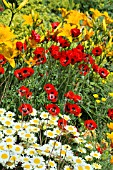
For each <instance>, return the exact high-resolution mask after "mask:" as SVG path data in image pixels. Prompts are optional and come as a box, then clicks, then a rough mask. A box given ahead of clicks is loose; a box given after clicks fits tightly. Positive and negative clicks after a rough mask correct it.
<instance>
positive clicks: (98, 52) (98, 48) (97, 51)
mask: <svg viewBox="0 0 113 170" xmlns="http://www.w3.org/2000/svg"><path fill="white" fill-rule="evenodd" d="M92 54H93V55H94V56H99V55H101V54H102V49H101V48H100V47H95V48H93V50H92Z"/></svg>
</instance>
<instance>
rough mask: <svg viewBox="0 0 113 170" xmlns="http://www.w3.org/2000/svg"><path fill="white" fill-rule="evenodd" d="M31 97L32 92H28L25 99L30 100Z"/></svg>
mask: <svg viewBox="0 0 113 170" xmlns="http://www.w3.org/2000/svg"><path fill="white" fill-rule="evenodd" d="M31 96H32V92H31V91H28V92H27V93H26V98H27V99H30V98H31Z"/></svg>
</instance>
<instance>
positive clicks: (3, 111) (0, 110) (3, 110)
mask: <svg viewBox="0 0 113 170" xmlns="http://www.w3.org/2000/svg"><path fill="white" fill-rule="evenodd" d="M5 112H6V110H5V109H3V108H0V116H1V115H4V114H5Z"/></svg>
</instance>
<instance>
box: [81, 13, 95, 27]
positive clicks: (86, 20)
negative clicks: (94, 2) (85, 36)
mask: <svg viewBox="0 0 113 170" xmlns="http://www.w3.org/2000/svg"><path fill="white" fill-rule="evenodd" d="M82 25H83V26H89V27H93V21H92V20H91V19H90V18H88V17H87V15H85V14H84V15H83V24H82Z"/></svg>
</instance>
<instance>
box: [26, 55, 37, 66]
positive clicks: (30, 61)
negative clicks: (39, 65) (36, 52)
mask: <svg viewBox="0 0 113 170" xmlns="http://www.w3.org/2000/svg"><path fill="white" fill-rule="evenodd" d="M25 62H26V63H27V64H28V67H32V66H34V65H35V64H36V61H35V60H33V58H32V57H30V58H29V60H26V59H25Z"/></svg>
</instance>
